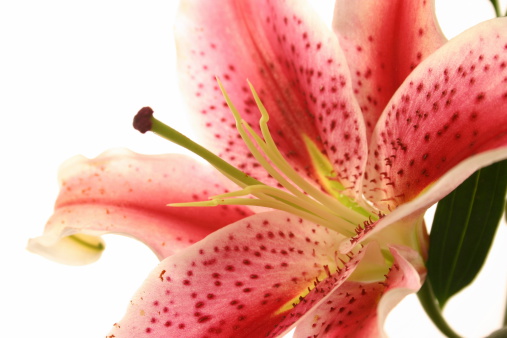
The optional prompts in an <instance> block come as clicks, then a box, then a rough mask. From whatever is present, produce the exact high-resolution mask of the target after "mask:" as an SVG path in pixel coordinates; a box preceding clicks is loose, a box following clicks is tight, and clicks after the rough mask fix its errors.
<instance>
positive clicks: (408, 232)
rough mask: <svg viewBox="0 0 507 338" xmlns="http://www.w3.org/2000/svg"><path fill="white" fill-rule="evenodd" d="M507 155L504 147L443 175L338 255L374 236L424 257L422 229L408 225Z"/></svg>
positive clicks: (425, 243) (425, 242)
mask: <svg viewBox="0 0 507 338" xmlns="http://www.w3.org/2000/svg"><path fill="white" fill-rule="evenodd" d="M506 153H507V146H506V145H503V146H502V147H500V148H498V149H495V150H490V151H487V152H484V153H481V154H478V155H474V156H472V157H470V158H468V159H466V160H465V161H463V162H461V163H460V164H458V165H457V166H455V167H454V168H452V169H451V170H449V171H448V172H447V173H445V175H444V176H442V177H441V178H439V179H438V180H437V181H436V182H435V183H433V184H431V185H430V186H429V187H428V188H427V189H426V190H424V191H423V192H421V194H420V195H418V196H417V197H416V198H414V199H413V200H411V201H409V202H407V203H404V204H402V205H399V206H398V207H397V208H396V209H395V210H394V211H393V212H392V213H390V214H388V215H386V216H385V217H383V218H381V219H380V220H379V221H377V222H376V223H375V224H374V225H373V226H372V228H371V231H369V232H362V233H360V234H359V235H358V236H357V237H356V238H354V239H353V240H352V241H350V240H347V241H344V242H343V243H341V244H340V252H348V251H350V250H351V249H352V248H353V247H354V245H355V244H356V243H357V242H359V241H364V240H366V239H368V238H370V237H371V236H372V235H374V236H375V240H377V239H380V240H381V241H382V240H383V243H387V242H391V243H403V244H405V245H408V246H410V247H412V248H420V252H421V254H422V255H425V252H427V247H428V238H427V234H426V233H425V231H424V229H425V228H424V227H423V226H422V224H420V225H421V226H419V225H417V224H416V223H412V226H411V225H410V224H409V221H410V220H414V219H416V220H417V219H418V218H421V217H422V216H423V215H424V212H425V211H426V210H427V209H428V208H429V207H430V206H432V205H433V204H435V203H437V202H438V201H440V200H441V199H442V198H444V197H445V196H446V195H447V194H449V193H450V192H451V191H453V190H454V189H455V188H456V187H457V186H458V185H460V184H461V183H462V182H463V181H464V180H465V179H466V178H467V177H469V176H470V175H472V174H473V173H474V172H475V171H477V170H478V169H480V168H482V167H485V166H488V165H490V164H493V163H495V162H498V161H501V160H504V159H506V158H507V155H506ZM393 226H394V227H393ZM416 240H417V242H413V244H410V242H411V241H416Z"/></svg>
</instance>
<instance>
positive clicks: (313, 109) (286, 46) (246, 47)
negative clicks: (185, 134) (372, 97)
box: [176, 0, 366, 186]
mask: <svg viewBox="0 0 507 338" xmlns="http://www.w3.org/2000/svg"><path fill="white" fill-rule="evenodd" d="M176 35H177V42H178V57H179V68H180V75H181V84H182V88H183V90H184V92H185V93H186V96H187V99H188V102H189V105H190V107H191V112H192V113H193V114H194V115H195V116H194V117H195V124H196V127H197V128H199V129H200V130H201V131H202V134H204V135H205V136H206V138H205V144H206V146H209V147H210V148H211V149H212V150H213V151H215V152H217V153H219V155H220V156H221V157H222V158H224V159H225V160H226V161H229V162H231V163H233V164H234V165H236V166H237V167H239V168H240V169H241V170H243V171H245V172H246V173H248V174H250V175H252V176H254V177H256V178H258V179H260V180H261V181H263V182H265V183H269V182H272V180H271V179H270V178H269V177H267V173H266V172H264V171H263V170H262V168H259V165H258V163H257V162H256V161H255V160H254V159H253V158H252V157H251V155H250V154H249V152H248V151H247V150H246V147H245V146H244V144H243V142H242V141H241V140H240V139H239V138H238V134H237V131H236V129H235V123H234V121H233V118H232V114H231V112H230V111H229V109H228V108H227V105H226V104H225V101H224V99H223V97H222V94H221V93H220V90H219V88H218V85H217V83H216V79H215V77H219V78H220V79H221V81H222V82H223V84H224V87H225V89H226V90H227V92H228V94H229V95H230V97H231V99H232V100H233V102H235V104H236V106H237V108H238V110H239V112H240V114H241V115H242V117H243V118H244V119H245V120H246V121H248V122H249V123H250V124H251V125H252V126H255V125H257V124H258V120H259V118H260V114H259V112H258V110H257V107H256V105H255V102H254V101H253V98H252V95H251V93H250V90H249V89H248V86H247V79H249V80H250V81H251V82H252V84H253V86H254V87H255V89H256V90H257V92H258V93H259V95H260V98H261V100H262V101H263V103H264V105H265V106H266V108H267V110H268V112H269V115H270V128H271V131H272V134H273V137H274V139H275V141H276V143H277V145H278V147H279V149H280V150H281V152H282V153H283V154H284V155H285V156H286V157H287V159H288V160H289V161H290V162H291V164H292V165H293V167H295V168H297V170H300V171H302V174H305V173H306V174H308V175H309V176H313V174H314V173H313V170H312V168H311V167H310V166H308V163H310V161H309V155H308V153H307V150H306V146H305V143H304V140H303V135H306V136H308V137H309V138H310V139H311V140H312V141H313V142H314V143H315V144H316V145H317V147H318V148H319V149H321V150H323V151H326V152H327V153H328V156H329V157H330V159H331V161H332V162H333V163H334V164H335V166H336V172H337V173H338V174H339V175H340V177H341V181H342V183H344V185H346V186H349V185H351V184H353V183H354V182H356V180H357V177H361V176H362V173H363V171H364V164H365V161H366V159H365V157H364V155H363V154H364V153H365V151H366V143H365V131H364V126H363V122H362V116H361V112H360V109H359V106H358V105H357V102H356V100H355V98H354V95H353V93H352V87H351V80H350V75H349V70H348V68H347V65H346V61H345V56H344V54H343V52H342V51H341V49H340V46H339V43H338V39H337V38H336V36H335V35H334V33H333V32H332V31H331V30H330V29H329V28H328V27H327V26H326V25H325V24H324V23H323V22H321V21H320V20H319V18H318V16H317V15H315V14H314V12H313V10H312V8H311V6H310V5H309V4H308V3H306V1H297V0H286V1H270V0H260V1H258V0H244V1H236V0H227V1H222V2H221V3H220V6H216V4H215V3H214V2H212V1H203V0H184V1H182V4H181V8H180V13H179V18H178V24H177V27H176ZM357 184H359V183H357Z"/></svg>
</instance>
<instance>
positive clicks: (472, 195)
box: [427, 161, 507, 308]
mask: <svg viewBox="0 0 507 338" xmlns="http://www.w3.org/2000/svg"><path fill="white" fill-rule="evenodd" d="M506 187H507V161H502V162H499V163H495V164H493V165H491V166H489V167H486V168H483V169H481V170H479V171H477V172H476V173H474V174H473V175H472V176H471V177H469V178H468V179H467V180H466V181H465V182H463V183H462V184H461V185H460V186H459V187H458V188H457V189H456V190H454V191H453V192H452V193H450V194H449V195H447V196H446V197H445V198H444V199H442V200H441V201H440V202H439V203H438V206H437V210H436V212H435V218H434V220H433V225H432V228H431V233H430V248H429V254H428V261H427V267H428V277H427V278H428V279H429V281H430V282H431V285H432V288H433V292H434V295H435V296H436V298H437V300H438V303H439V305H440V307H441V308H443V307H444V305H445V304H446V302H447V301H448V300H449V298H451V297H452V296H453V295H455V294H456V293H457V292H459V291H460V290H461V289H463V288H464V287H465V286H467V285H468V284H470V283H471V282H472V280H473V279H474V278H475V276H476V275H477V273H478V272H479V270H480V269H481V267H482V265H483V263H484V260H485V259H486V256H487V254H488V252H489V248H490V247H491V244H492V241H493V237H494V235H495V232H496V229H497V227H498V225H499V222H500V219H501V217H502V214H503V210H504V203H505V191H506Z"/></svg>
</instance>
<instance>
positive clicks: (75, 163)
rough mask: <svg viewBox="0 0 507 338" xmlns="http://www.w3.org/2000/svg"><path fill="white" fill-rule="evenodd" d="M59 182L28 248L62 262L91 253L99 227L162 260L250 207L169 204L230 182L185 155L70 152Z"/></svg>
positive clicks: (201, 196) (83, 259) (90, 257)
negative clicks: (44, 219)
mask: <svg viewBox="0 0 507 338" xmlns="http://www.w3.org/2000/svg"><path fill="white" fill-rule="evenodd" d="M59 181H60V194H59V196H58V199H57V201H56V204H55V211H54V214H53V215H52V216H51V217H50V219H49V220H48V222H47V224H46V227H45V230H44V234H43V235H42V236H41V237H37V238H33V239H31V240H30V242H29V245H28V249H29V250H31V251H33V252H36V253H39V254H41V255H44V256H46V257H48V258H51V259H54V260H56V261H59V262H62V263H66V264H73V265H74V264H75V265H79V264H87V263H91V262H93V261H95V260H96V259H98V258H99V257H100V253H101V251H102V250H101V248H103V245H102V244H101V243H102V242H101V240H100V239H99V238H97V236H100V235H102V234H106V233H115V234H122V235H127V236H130V237H134V238H136V239H138V240H140V241H142V242H144V243H145V244H146V245H148V246H149V247H150V248H151V249H152V250H153V251H154V253H155V254H156V255H157V257H158V258H159V259H163V258H165V257H167V256H169V255H171V254H173V253H175V252H177V251H179V250H181V249H183V248H186V247H187V246H189V245H191V244H192V243H195V242H197V241H199V240H200V239H202V238H204V237H205V236H207V235H208V234H209V233H211V232H213V231H215V230H217V229H219V228H221V227H223V226H225V225H227V224H229V223H232V222H234V221H237V220H239V219H241V218H244V217H246V216H249V215H251V214H252V211H250V210H249V209H247V208H245V207H230V206H229V207H225V208H224V207H210V208H202V209H200V210H199V212H196V211H195V208H189V207H182V208H179V207H168V206H167V204H168V203H177V202H193V201H198V200H207V199H208V197H209V196H210V195H216V194H220V193H223V192H226V191H229V189H234V188H235V187H234V185H233V184H232V183H230V182H229V181H227V180H226V179H225V178H223V177H222V175H221V174H220V173H218V172H217V171H216V170H215V169H214V168H212V167H211V166H208V165H204V164H202V163H200V162H197V161H196V160H194V159H192V158H190V157H187V156H184V155H176V154H173V155H155V156H153V155H150V156H149V155H140V154H136V153H133V152H131V151H128V150H110V151H107V152H105V153H103V154H102V155H100V156H98V157H97V158H95V159H87V158H85V157H83V156H77V157H74V158H72V159H70V160H68V161H67V162H65V163H64V164H63V165H62V167H61V169H60V173H59ZM69 236H71V237H69Z"/></svg>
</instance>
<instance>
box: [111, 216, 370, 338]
mask: <svg viewBox="0 0 507 338" xmlns="http://www.w3.org/2000/svg"><path fill="white" fill-rule="evenodd" d="M340 238H343V237H342V236H340V235H338V234H337V233H334V232H333V231H329V230H328V229H327V228H324V227H319V226H316V225H313V224H312V223H309V222H307V221H304V220H301V219H299V218H297V217H294V216H292V215H290V214H287V213H284V212H280V211H272V212H265V213H261V214H256V215H253V216H251V217H248V218H246V219H243V220H241V221H238V222H236V223H235V224H232V225H230V226H228V227H225V228H223V229H220V230H218V231H216V232H214V233H212V234H211V235H209V236H208V237H206V238H205V239H204V240H202V241H200V242H198V243H196V244H194V245H192V246H191V247H189V248H187V249H185V250H183V251H181V252H180V253H177V254H175V255H173V256H170V257H168V258H167V259H165V260H164V261H162V263H161V264H160V265H159V266H158V267H157V268H156V269H155V270H154V271H153V272H152V273H151V275H150V276H149V277H148V279H147V280H146V282H145V284H144V285H143V286H142V287H141V289H140V290H139V291H138V292H137V294H136V295H135V296H134V298H133V300H132V301H131V303H130V307H129V309H128V311H127V314H126V316H125V317H124V318H123V319H122V321H121V322H119V323H117V324H115V325H114V328H113V330H112V332H111V333H110V334H111V335H112V336H121V337H142V336H144V335H146V336H148V335H147V334H151V335H153V336H161V337H162V336H163V337H176V336H188V337H190V336H192V337H193V336H203V335H219V336H224V337H229V336H236V335H238V334H239V333H240V334H241V336H242V337H259V336H265V335H266V334H267V333H269V332H270V331H272V330H273V327H274V325H275V324H276V323H277V322H279V321H280V320H282V316H283V315H284V313H285V312H287V311H290V310H292V309H293V305H292V304H293V303H297V302H298V301H299V299H298V298H299V296H301V295H303V296H304V295H305V294H306V293H308V291H307V289H308V288H313V287H314V283H315V281H316V280H317V278H318V279H320V280H323V279H325V278H326V277H327V276H328V273H329V272H330V271H331V272H334V271H336V270H337V264H339V265H340V266H341V268H342V272H341V275H340V278H341V280H342V281H343V280H344V279H345V278H347V276H348V275H349V274H350V273H351V272H352V271H353V270H354V269H353V266H354V265H356V264H357V261H358V260H359V259H360V257H361V256H362V253H361V252H358V253H356V255H355V256H352V259H350V258H349V257H347V256H343V258H341V259H346V260H348V261H350V262H349V263H348V265H350V266H348V265H347V266H348V267H347V268H346V269H345V268H344V266H343V263H340V262H339V259H338V258H340V257H341V256H337V253H336V247H335V245H336V243H337V241H339V240H340ZM326 271H327V272H326Z"/></svg>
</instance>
